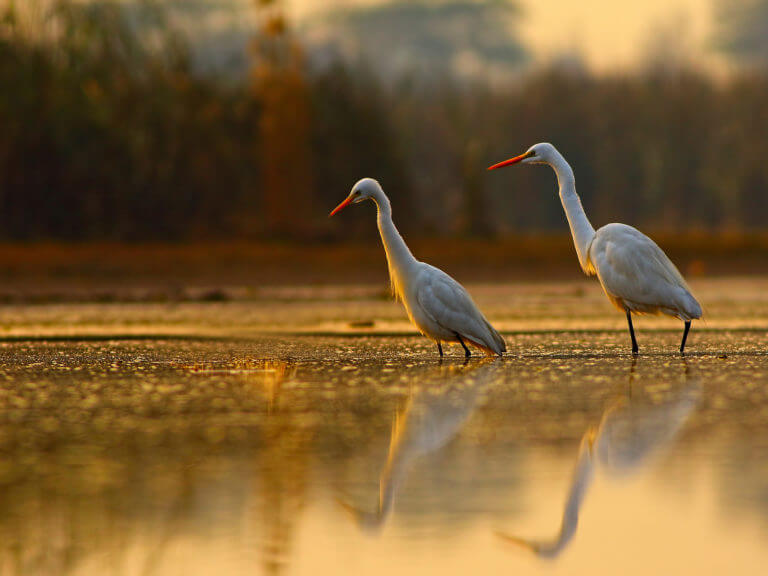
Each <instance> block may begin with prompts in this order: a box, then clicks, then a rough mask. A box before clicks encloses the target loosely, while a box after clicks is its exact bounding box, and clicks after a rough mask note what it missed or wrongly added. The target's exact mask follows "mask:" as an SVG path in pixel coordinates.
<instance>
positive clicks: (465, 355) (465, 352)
mask: <svg viewBox="0 0 768 576" xmlns="http://www.w3.org/2000/svg"><path fill="white" fill-rule="evenodd" d="M456 338H458V339H459V344H461V347H462V348H464V358H469V357H470V356H472V352H470V351H469V348H467V345H466V344H464V340H462V339H461V336H459V333H458V332H456Z"/></svg>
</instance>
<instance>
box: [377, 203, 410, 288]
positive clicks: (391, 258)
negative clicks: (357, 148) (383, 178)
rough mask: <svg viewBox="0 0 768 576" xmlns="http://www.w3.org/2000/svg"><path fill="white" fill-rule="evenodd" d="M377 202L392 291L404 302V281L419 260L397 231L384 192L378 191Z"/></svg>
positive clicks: (378, 220)
mask: <svg viewBox="0 0 768 576" xmlns="http://www.w3.org/2000/svg"><path fill="white" fill-rule="evenodd" d="M373 201H374V202H376V211H377V216H376V223H377V224H378V226H379V234H381V243H382V244H383V245H384V252H385V253H386V254H387V266H388V267H389V279H390V282H391V283H392V291H393V292H394V294H395V297H396V298H399V299H400V300H403V288H404V286H403V281H404V279H405V278H407V277H408V275H407V272H408V271H409V270H410V269H412V268H414V267H415V266H416V264H417V263H418V260H416V258H414V257H413V254H411V251H410V250H409V249H408V246H407V245H406V244H405V240H403V237H402V236H400V232H398V231H397V228H396V227H395V223H394V222H393V221H392V206H391V205H390V203H389V198H387V195H386V194H384V192H383V191H381V190H377V191H376V194H375V195H374V196H373Z"/></svg>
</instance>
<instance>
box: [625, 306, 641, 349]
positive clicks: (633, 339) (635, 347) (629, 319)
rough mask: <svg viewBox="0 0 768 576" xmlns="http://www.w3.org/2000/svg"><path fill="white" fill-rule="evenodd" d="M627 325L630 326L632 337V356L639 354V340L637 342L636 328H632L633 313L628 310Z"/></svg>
mask: <svg viewBox="0 0 768 576" xmlns="http://www.w3.org/2000/svg"><path fill="white" fill-rule="evenodd" d="M627 323H628V324H629V335H630V336H631V337H632V354H637V351H638V348H637V340H635V328H634V327H633V326H632V312H630V311H629V310H627Z"/></svg>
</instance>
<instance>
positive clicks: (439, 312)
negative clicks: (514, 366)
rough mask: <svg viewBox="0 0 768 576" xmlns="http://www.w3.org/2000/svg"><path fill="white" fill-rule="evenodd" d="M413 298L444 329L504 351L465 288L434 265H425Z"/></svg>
mask: <svg viewBox="0 0 768 576" xmlns="http://www.w3.org/2000/svg"><path fill="white" fill-rule="evenodd" d="M425 266H426V267H425V269H424V271H423V272H422V274H421V276H420V278H419V280H420V282H419V287H418V290H417V293H416V299H417V300H418V302H419V305H420V306H421V308H422V310H424V312H425V313H426V314H427V315H429V317H430V318H431V319H432V320H433V321H434V322H435V323H437V324H438V325H440V326H441V327H442V328H444V329H445V330H448V331H450V332H453V333H456V334H459V335H461V336H462V337H464V338H467V339H469V340H471V341H472V342H473V343H475V344H477V345H480V346H482V347H484V348H489V349H491V350H493V351H494V352H496V353H497V354H500V353H501V352H503V351H504V350H505V349H506V345H505V344H504V340H503V338H501V336H499V334H498V333H497V332H496V330H494V328H493V327H492V326H491V325H490V323H489V322H488V320H486V319H485V316H483V314H482V312H480V310H479V309H478V307H477V305H476V304H475V302H474V300H472V297H471V296H470V295H469V293H468V292H467V291H466V290H465V289H464V287H463V286H462V285H461V284H459V283H458V282H456V280H454V279H453V278H451V277H450V276H448V275H447V274H446V273H445V272H443V271H442V270H439V269H438V268H435V267H434V266H429V265H428V264H427V265H425Z"/></svg>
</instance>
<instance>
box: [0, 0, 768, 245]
mask: <svg viewBox="0 0 768 576" xmlns="http://www.w3.org/2000/svg"><path fill="white" fill-rule="evenodd" d="M454 4H455V6H453V8H452V9H451V10H446V11H445V12H446V14H447V16H446V18H454V17H456V14H459V16H460V15H461V10H458V8H456V6H458V5H459V4H461V3H460V2H456V3H454ZM746 4H748V5H750V6H752V8H751V9H752V10H756V12H752V13H750V12H748V11H747V10H746V8H745V9H744V10H742V11H741V12H737V13H736V14H735V15H734V16H733V17H731V18H729V19H727V20H724V24H723V32H722V35H721V37H720V39H719V42H720V43H721V45H722V46H723V47H724V48H723V49H729V50H733V51H734V52H735V53H738V54H740V53H748V54H749V55H750V62H752V63H753V65H752V66H750V67H748V68H743V69H742V71H741V72H740V73H738V74H735V75H733V77H731V78H728V79H727V80H723V79H714V78H712V77H710V76H709V75H707V74H705V73H703V72H700V71H697V69H696V68H695V67H693V66H689V65H686V64H674V65H670V64H669V63H668V62H667V63H666V64H665V65H649V66H647V67H646V68H644V69H642V70H639V71H636V72H633V73H631V74H624V75H608V76H605V75H601V76H597V75H593V74H591V73H590V72H589V71H588V70H586V69H584V68H583V67H580V66H578V65H574V64H573V63H560V64H553V65H551V66H549V67H547V68H546V69H538V70H535V71H532V72H529V73H527V74H519V75H513V74H512V73H510V74H509V77H508V81H505V82H501V83H499V82H487V81H483V80H482V79H478V78H467V77H461V76H457V75H456V74H454V73H453V72H452V71H451V70H448V69H440V68H439V67H435V68H436V71H435V73H434V74H431V75H426V74H423V73H419V69H416V73H413V72H412V73H408V72H402V73H399V74H398V75H397V76H396V77H395V78H394V79H393V77H392V76H390V77H388V78H386V79H383V78H382V77H381V76H380V75H378V74H377V73H376V71H375V70H374V69H373V68H372V67H371V66H369V65H367V64H366V63H367V62H368V60H366V58H367V56H366V55H365V54H363V55H362V56H361V57H360V58H358V59H357V60H353V61H351V60H349V59H344V58H341V57H334V56H333V55H331V56H330V57H326V58H325V60H324V61H323V63H322V65H318V64H317V62H316V60H313V58H311V57H310V56H311V55H310V54H309V53H308V49H307V47H306V46H304V45H302V43H301V42H300V41H299V38H298V36H297V34H295V33H294V32H293V30H292V28H291V25H290V22H288V21H287V20H286V18H285V16H284V12H283V10H282V7H281V6H280V4H279V3H278V2H275V1H272V0H258V1H256V2H255V3H254V5H253V10H254V14H255V15H256V22H257V23H258V25H257V30H255V32H254V33H253V35H252V38H251V40H250V49H249V51H248V66H249V72H248V75H247V77H246V78H242V79H240V80H233V79H232V78H231V77H226V76H224V75H217V74H215V73H201V72H200V70H199V69H198V67H196V65H195V63H194V61H193V58H192V57H191V48H190V46H189V44H188V40H187V39H186V38H185V36H184V35H182V34H180V33H178V31H177V30H174V27H173V25H171V24H170V23H169V21H168V19H167V18H166V17H165V14H164V12H163V10H161V9H159V8H158V7H157V6H153V5H144V4H142V5H141V6H140V7H139V9H137V8H136V7H135V6H133V8H132V9H131V10H128V9H127V8H126V5H125V4H123V3H119V2H117V3H115V2H92V3H88V4H82V3H73V2H68V1H61V2H54V3H53V4H51V5H50V6H48V7H46V9H45V10H42V11H41V14H40V15H39V16H38V17H37V19H34V20H33V23H32V24H30V20H29V18H24V17H22V14H21V12H20V11H19V10H18V9H17V8H15V7H14V4H13V3H10V4H8V5H7V6H6V8H5V9H4V13H3V15H2V23H1V24H0V85H1V86H3V90H0V239H4V240H40V239H48V240H62V239H64V240H109V241H146V240H193V239H209V238H217V239H232V238H238V239H243V238H256V239H267V238H268V239H300V240H303V239H322V238H333V237H341V236H342V235H343V236H344V237H350V236H351V237H353V238H354V237H368V236H369V235H371V234H372V233H374V231H372V226H371V222H370V221H367V220H368V219H365V218H353V219H349V220H347V221H345V222H344V225H343V227H342V226H340V225H339V224H338V223H337V222H334V221H330V222H329V221H328V219H327V218H326V215H327V213H328V211H329V210H330V208H332V207H333V206H334V205H335V204H336V203H338V202H339V201H340V200H341V199H342V198H343V197H344V196H345V194H346V193H347V191H348V190H349V189H350V187H351V186H352V184H353V183H354V182H355V181H356V180H357V179H358V178H360V177H363V176H373V177H376V178H378V179H379V180H380V181H381V182H382V183H383V185H384V187H385V189H386V190H387V192H388V193H389V194H390V196H391V197H392V199H393V203H394V206H395V211H396V219H397V221H398V223H399V224H400V225H401V227H402V228H404V229H407V230H408V232H409V233H410V234H411V235H415V236H446V235H465V236H499V235H507V234H510V233H517V232H527V231H542V230H562V228H563V216H562V212H561V207H560V204H559V201H558V199H557V197H556V186H555V181H554V176H553V175H552V173H551V172H550V171H549V170H545V169H542V168H520V169H517V170H512V169H510V170H509V171H504V172H498V173H487V172H486V171H485V168H486V167H487V166H488V165H489V164H491V163H493V162H496V161H498V160H501V159H504V158H506V157H509V156H511V155H514V154H518V153H520V152H522V151H524V150H525V149H526V148H527V147H528V146H529V145H531V144H533V143H535V142H538V141H542V140H548V141H551V142H553V143H554V144H555V145H557V146H558V148H560V150H561V151H562V152H563V153H564V155H565V156H566V158H567V159H568V160H569V162H570V163H571V165H572V166H573V168H574V169H575V171H576V175H577V187H578V189H579V192H580V193H581V195H582V197H583V200H584V203H585V204H586V206H587V208H588V210H589V212H590V215H591V217H592V219H593V221H594V223H595V224H596V225H597V224H603V223H607V222H608V221H613V220H620V221H626V222H630V223H633V224H637V225H639V226H643V227H645V228H648V229H651V230H660V231H666V232H677V233H679V232H690V231H699V232H701V231H705V232H720V231H724V230H727V231H730V232H733V231H744V230H759V229H761V228H763V227H764V223H765V222H766V221H768V194H767V193H766V192H767V191H768V162H766V158H768V138H767V137H766V136H767V135H768V106H766V102H768V75H766V74H764V73H763V72H764V71H765V69H766V68H765V67H764V66H763V65H762V64H761V62H763V61H762V60H760V58H759V55H760V50H763V51H764V46H763V44H762V43H760V42H759V41H758V40H759V39H760V38H764V37H765V36H760V35H759V34H757V33H756V32H755V28H756V27H757V28H758V29H760V30H763V29H764V30H766V31H768V25H766V26H764V27H763V28H760V26H761V25H762V24H761V22H762V21H761V20H760V19H759V18H757V17H756V16H755V14H758V15H759V14H760V12H759V7H760V6H762V3H760V2H748V3H746ZM755 6H757V8H756V7H755ZM401 8H402V7H401ZM411 11H412V12H414V13H415V14H416V15H417V16H419V17H422V16H424V10H421V11H420V10H419V9H416V8H412V9H411ZM764 11H765V10H764ZM766 13H768V12H766ZM513 14H514V11H513ZM739 14H741V16H739ZM750 14H752V15H751V16H750ZM427 15H429V14H428V13H427ZM384 16H386V17H388V18H391V17H392V15H391V14H390V13H389V12H387V13H385V14H384ZM471 17H472V18H479V17H482V18H493V17H494V14H487V13H485V12H483V13H482V14H480V15H478V14H476V13H473V14H472V15H471ZM739 17H740V18H742V20H741V21H739V20H738V18H739ZM348 18H349V17H348ZM358 20H360V21H361V22H362V24H361V26H362V27H363V28H362V29H363V31H365V30H367V29H369V28H370V27H371V26H374V25H375V22H376V21H375V20H371V18H370V17H369V18H368V19H359V18H358ZM763 21H768V19H766V18H763ZM740 22H741V23H740ZM746 24H748V26H747V25H746ZM740 31H743V32H744V33H741V32H740ZM409 38H411V36H409ZM414 38H415V37H414ZM435 38H436V39H435ZM435 38H433V40H434V43H435V45H436V46H437V45H440V40H441V38H440V37H439V36H435ZM750 38H751V39H752V40H750ZM754 38H757V39H758V40H755V39H754ZM411 40H412V41H415V40H414V39H413V38H411ZM749 42H752V44H749ZM753 45H755V46H756V48H755V49H754V50H750V49H749V48H750V46H753ZM473 46H474V45H473ZM745 46H746V47H745ZM475 48H477V50H481V51H485V52H488V53H489V54H491V56H493V55H498V56H499V57H501V56H504V58H507V59H509V60H514V59H521V60H522V59H524V57H525V54H524V50H523V48H522V47H521V46H519V45H517V44H511V43H508V44H501V45H498V46H497V45H496V44H494V43H493V42H481V43H480V44H479V45H478V46H477V47H475ZM756 54H757V56H758V57H757V58H756V57H755V55H756ZM326 56H327V54H326ZM491 60H492V59H491ZM502 60H503V58H502ZM492 61H493V60H492ZM420 65H421V64H420ZM427 65H428V63H427ZM342 228H343V229H342Z"/></svg>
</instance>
